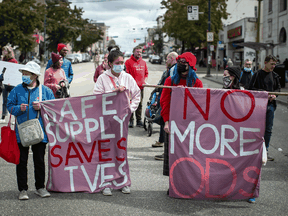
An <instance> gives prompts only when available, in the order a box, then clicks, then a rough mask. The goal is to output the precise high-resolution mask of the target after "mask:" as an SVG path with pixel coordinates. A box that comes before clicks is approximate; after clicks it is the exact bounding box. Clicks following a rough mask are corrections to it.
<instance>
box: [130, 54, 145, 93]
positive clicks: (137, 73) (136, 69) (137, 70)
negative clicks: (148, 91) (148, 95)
mask: <svg viewBox="0 0 288 216" xmlns="http://www.w3.org/2000/svg"><path fill="white" fill-rule="evenodd" d="M125 66H126V72H127V73H128V74H131V76H132V77H133V78H134V79H135V81H136V83H137V85H138V86H139V88H140V89H141V90H142V89H143V84H145V79H146V78H147V77H148V68H147V64H146V62H145V61H144V60H143V59H142V57H140V58H139V59H138V60H136V59H135V57H134V56H133V55H131V57H130V59H128V60H127V61H126V62H125Z"/></svg>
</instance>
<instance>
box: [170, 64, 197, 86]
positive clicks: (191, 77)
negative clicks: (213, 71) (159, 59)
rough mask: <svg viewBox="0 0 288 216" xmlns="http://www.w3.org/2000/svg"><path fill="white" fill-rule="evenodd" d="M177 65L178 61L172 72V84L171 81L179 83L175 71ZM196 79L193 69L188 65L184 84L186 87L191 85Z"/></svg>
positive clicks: (178, 76) (177, 74) (178, 77)
mask: <svg viewBox="0 0 288 216" xmlns="http://www.w3.org/2000/svg"><path fill="white" fill-rule="evenodd" d="M177 65H178V63H177V64H176V65H175V67H174V72H173V76H172V77H171V83H172V85H173V83H175V84H176V85H178V84H179V82H180V75H179V73H178V71H177ZM196 79H198V77H197V75H196V73H195V71H194V70H193V69H192V68H191V67H190V65H189V71H188V76H187V78H186V85H187V86H188V87H193V86H194V84H195V82H196Z"/></svg>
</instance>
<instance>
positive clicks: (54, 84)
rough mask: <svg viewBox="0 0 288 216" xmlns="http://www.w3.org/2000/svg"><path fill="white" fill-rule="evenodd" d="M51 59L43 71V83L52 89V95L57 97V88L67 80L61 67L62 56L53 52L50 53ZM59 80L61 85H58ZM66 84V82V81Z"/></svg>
mask: <svg viewBox="0 0 288 216" xmlns="http://www.w3.org/2000/svg"><path fill="white" fill-rule="evenodd" d="M51 59H52V62H53V64H52V65H51V67H50V68H48V69H47V70H46V71H45V75H44V85H45V86H47V87H48V88H50V89H51V90H52V91H53V94H54V97H55V98H59V95H57V94H56V92H57V90H58V89H60V88H61V87H64V86H65V82H67V79H66V75H65V72H64V70H63V69H62V68H61V66H62V64H63V58H62V56H61V55H58V54H56V53H54V52H52V54H51ZM60 81H65V82H61V86H60V85H59V83H60ZM67 85H68V83H67Z"/></svg>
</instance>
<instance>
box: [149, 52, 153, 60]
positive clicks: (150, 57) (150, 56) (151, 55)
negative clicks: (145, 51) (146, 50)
mask: <svg viewBox="0 0 288 216" xmlns="http://www.w3.org/2000/svg"><path fill="white" fill-rule="evenodd" d="M152 57H153V54H150V55H149V62H151V59H152Z"/></svg>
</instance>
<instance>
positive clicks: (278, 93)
mask: <svg viewBox="0 0 288 216" xmlns="http://www.w3.org/2000/svg"><path fill="white" fill-rule="evenodd" d="M143 87H148V88H170V89H172V88H173V87H176V86H173V87H172V86H164V85H150V84H144V85H143ZM231 90H235V89H231ZM246 91H249V90H246ZM268 95H279V96H288V92H268Z"/></svg>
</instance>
